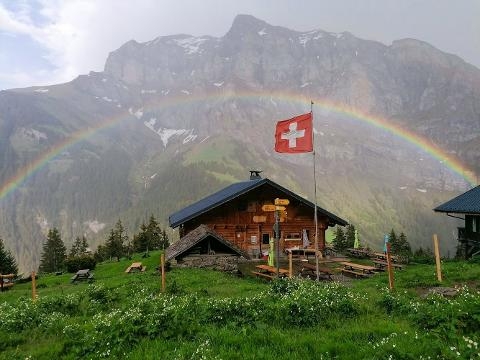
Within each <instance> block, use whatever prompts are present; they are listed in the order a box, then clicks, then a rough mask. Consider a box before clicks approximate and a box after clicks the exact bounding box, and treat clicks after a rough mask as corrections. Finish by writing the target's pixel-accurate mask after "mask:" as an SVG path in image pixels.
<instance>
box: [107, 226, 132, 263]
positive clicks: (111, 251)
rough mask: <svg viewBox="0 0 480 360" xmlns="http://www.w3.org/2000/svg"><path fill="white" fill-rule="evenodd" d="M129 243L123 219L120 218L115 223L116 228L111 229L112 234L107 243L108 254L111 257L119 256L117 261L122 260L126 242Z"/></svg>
mask: <svg viewBox="0 0 480 360" xmlns="http://www.w3.org/2000/svg"><path fill="white" fill-rule="evenodd" d="M127 243H128V236H127V234H126V233H125V228H124V227H123V224H122V222H121V220H118V221H117V223H116V224H115V228H114V229H112V230H110V235H109V237H108V239H107V242H106V244H105V246H106V248H107V254H108V256H109V257H110V258H114V257H115V258H117V261H120V258H121V257H122V256H123V255H124V254H125V248H124V246H125V244H127Z"/></svg>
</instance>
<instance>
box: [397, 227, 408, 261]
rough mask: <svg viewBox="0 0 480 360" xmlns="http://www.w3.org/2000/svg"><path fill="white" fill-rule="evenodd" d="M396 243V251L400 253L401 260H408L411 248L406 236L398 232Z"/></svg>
mask: <svg viewBox="0 0 480 360" xmlns="http://www.w3.org/2000/svg"><path fill="white" fill-rule="evenodd" d="M397 243H398V245H397V251H396V253H397V254H398V255H400V257H401V258H402V260H403V261H405V262H408V260H409V259H410V258H411V257H412V248H411V246H410V244H409V243H408V241H407V236H406V235H405V234H404V233H403V232H402V233H400V236H399V238H398V241H397Z"/></svg>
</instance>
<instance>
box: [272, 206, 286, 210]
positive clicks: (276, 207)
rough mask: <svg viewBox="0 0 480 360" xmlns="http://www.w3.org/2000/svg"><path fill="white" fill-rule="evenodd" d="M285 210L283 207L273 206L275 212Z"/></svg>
mask: <svg viewBox="0 0 480 360" xmlns="http://www.w3.org/2000/svg"><path fill="white" fill-rule="evenodd" d="M285 209H286V207H285V206H278V205H276V206H275V210H285Z"/></svg>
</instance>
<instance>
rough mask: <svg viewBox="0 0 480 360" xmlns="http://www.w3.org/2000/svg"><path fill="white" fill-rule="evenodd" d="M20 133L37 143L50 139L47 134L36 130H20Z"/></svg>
mask: <svg viewBox="0 0 480 360" xmlns="http://www.w3.org/2000/svg"><path fill="white" fill-rule="evenodd" d="M19 132H20V133H21V134H22V135H23V136H25V137H28V138H30V139H33V140H35V141H37V142H38V141H40V140H41V139H45V140H47V139H48V137H47V134H45V133H43V132H41V131H38V130H35V129H26V128H20V129H19Z"/></svg>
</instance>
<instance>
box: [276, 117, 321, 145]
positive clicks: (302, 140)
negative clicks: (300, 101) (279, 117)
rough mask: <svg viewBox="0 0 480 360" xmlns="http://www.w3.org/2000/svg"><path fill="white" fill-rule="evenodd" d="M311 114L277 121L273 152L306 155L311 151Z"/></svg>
mask: <svg viewBox="0 0 480 360" xmlns="http://www.w3.org/2000/svg"><path fill="white" fill-rule="evenodd" d="M312 132H313V123H312V113H308V114H303V115H299V116H295V117H294V118H291V119H288V120H283V121H279V122H278V123H277V128H276V130H275V151H276V152H279V153H306V152H311V151H313V138H312Z"/></svg>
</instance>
